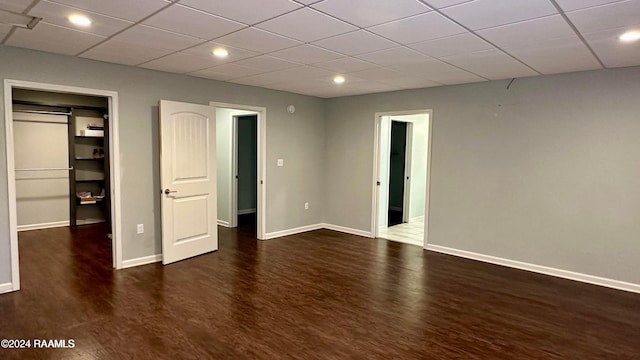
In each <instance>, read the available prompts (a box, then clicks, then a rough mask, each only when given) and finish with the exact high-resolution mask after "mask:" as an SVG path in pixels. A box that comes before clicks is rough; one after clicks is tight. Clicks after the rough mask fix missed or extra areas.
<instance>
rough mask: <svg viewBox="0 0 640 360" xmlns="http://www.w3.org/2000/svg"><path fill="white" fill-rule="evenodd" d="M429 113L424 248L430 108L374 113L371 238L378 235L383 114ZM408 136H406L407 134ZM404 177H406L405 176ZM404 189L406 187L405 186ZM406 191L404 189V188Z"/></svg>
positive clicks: (426, 231)
mask: <svg viewBox="0 0 640 360" xmlns="http://www.w3.org/2000/svg"><path fill="white" fill-rule="evenodd" d="M417 114H429V136H428V139H427V141H428V144H427V149H428V150H427V151H428V154H427V185H426V186H427V188H426V191H425V199H424V203H425V209H424V243H423V246H422V247H423V248H425V249H426V247H427V244H428V239H429V202H430V193H431V154H432V151H431V148H432V144H433V131H432V129H433V111H432V110H431V109H420V110H404V111H385V112H376V113H375V114H374V139H373V177H372V179H373V181H372V183H371V235H372V237H373V238H377V237H378V231H379V227H378V204H379V203H380V191H379V190H380V186H379V185H378V183H380V182H381V181H380V157H381V156H382V154H381V153H380V143H381V141H382V140H383V139H382V138H381V135H380V127H381V123H382V117H383V116H390V117H391V116H401V115H417ZM407 137H408V136H407ZM405 179H406V177H405ZM405 189H406V187H405ZM405 191H406V190H405Z"/></svg>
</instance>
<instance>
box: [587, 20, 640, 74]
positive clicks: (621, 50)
mask: <svg viewBox="0 0 640 360" xmlns="http://www.w3.org/2000/svg"><path fill="white" fill-rule="evenodd" d="M637 28H638V30H640V26H638V27H637ZM625 30H626V28H620V29H611V30H605V31H600V32H596V33H590V34H586V35H585V36H584V37H585V39H586V40H587V43H589V45H590V46H591V48H592V49H593V51H594V52H595V53H596V54H597V55H598V57H599V58H600V60H602V62H603V63H604V64H605V66H607V67H612V68H613V67H623V66H638V65H640V44H638V43H637V42H636V43H623V42H621V41H618V36H620V34H621V33H623V32H624V31H625Z"/></svg>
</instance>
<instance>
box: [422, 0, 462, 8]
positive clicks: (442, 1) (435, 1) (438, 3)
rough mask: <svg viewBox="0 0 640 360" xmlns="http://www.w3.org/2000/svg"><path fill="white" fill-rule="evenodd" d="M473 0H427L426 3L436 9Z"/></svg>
mask: <svg viewBox="0 0 640 360" xmlns="http://www.w3.org/2000/svg"><path fill="white" fill-rule="evenodd" d="M469 1H473V0H427V1H426V3H428V4H429V6H431V7H433V8H434V9H442V8H445V7H448V6H453V5H458V4H462V3H465V2H469Z"/></svg>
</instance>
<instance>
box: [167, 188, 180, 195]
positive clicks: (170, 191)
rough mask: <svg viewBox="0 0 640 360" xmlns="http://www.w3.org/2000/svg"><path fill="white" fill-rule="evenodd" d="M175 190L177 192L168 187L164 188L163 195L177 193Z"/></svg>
mask: <svg viewBox="0 0 640 360" xmlns="http://www.w3.org/2000/svg"><path fill="white" fill-rule="evenodd" d="M177 192H178V191H177V190H169V189H165V190H164V194H165V195H169V194H171V193H177Z"/></svg>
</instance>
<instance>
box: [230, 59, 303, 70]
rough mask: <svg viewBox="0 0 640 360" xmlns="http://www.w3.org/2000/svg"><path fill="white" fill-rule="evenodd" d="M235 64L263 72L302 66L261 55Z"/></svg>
mask: <svg viewBox="0 0 640 360" xmlns="http://www.w3.org/2000/svg"><path fill="white" fill-rule="evenodd" d="M234 64H237V65H242V66H247V67H251V68H254V69H259V70H263V72H267V71H277V70H284V69H289V68H293V67H298V66H300V65H301V64H298V63H294V62H291V61H286V60H282V59H278V58H275V57H273V56H269V55H261V56H256V57H253V58H250V59H245V60H240V61H236V62H235V63H234Z"/></svg>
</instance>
